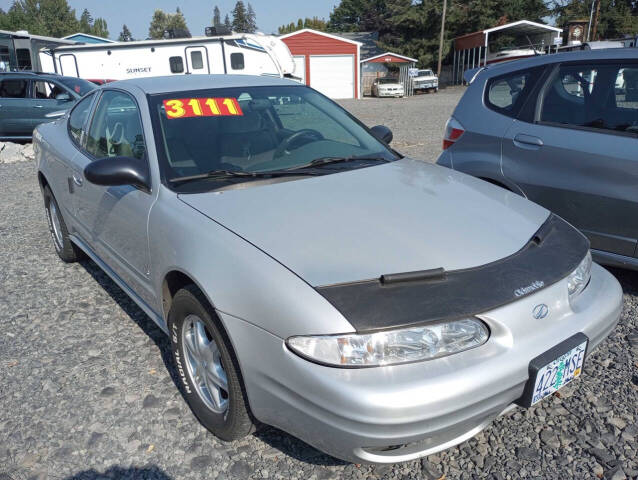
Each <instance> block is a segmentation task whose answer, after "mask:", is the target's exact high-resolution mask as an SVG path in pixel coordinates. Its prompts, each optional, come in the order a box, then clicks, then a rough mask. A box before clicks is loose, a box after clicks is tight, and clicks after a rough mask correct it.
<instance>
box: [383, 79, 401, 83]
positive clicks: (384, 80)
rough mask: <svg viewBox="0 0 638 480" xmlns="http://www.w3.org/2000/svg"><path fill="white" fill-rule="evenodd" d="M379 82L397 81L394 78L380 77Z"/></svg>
mask: <svg viewBox="0 0 638 480" xmlns="http://www.w3.org/2000/svg"><path fill="white" fill-rule="evenodd" d="M379 83H398V81H397V79H396V78H380V79H379Z"/></svg>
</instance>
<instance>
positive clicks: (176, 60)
mask: <svg viewBox="0 0 638 480" xmlns="http://www.w3.org/2000/svg"><path fill="white" fill-rule="evenodd" d="M168 61H169V63H170V64H171V73H183V72H184V60H183V59H182V57H171V58H169V59H168Z"/></svg>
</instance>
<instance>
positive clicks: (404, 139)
mask: <svg viewBox="0 0 638 480" xmlns="http://www.w3.org/2000/svg"><path fill="white" fill-rule="evenodd" d="M464 91H465V87H451V88H446V89H444V90H439V92H438V93H436V94H427V95H426V94H423V95H417V96H414V97H411V98H368V97H366V98H364V99H363V100H340V101H339V103H340V104H341V105H342V106H343V107H344V108H346V109H347V110H349V111H350V112H351V113H352V114H353V115H354V116H355V117H357V118H358V119H359V120H361V121H362V122H363V123H365V124H366V125H367V126H369V127H374V126H375V125H385V126H386V127H389V128H390V130H392V133H393V134H394V140H393V141H392V146H393V147H394V148H396V149H397V150H398V151H400V152H401V153H403V154H404V155H407V156H409V157H412V158H418V159H422V160H427V161H428V162H435V161H436V159H437V158H439V155H440V153H441V145H442V143H443V128H444V127H445V122H447V119H448V118H450V115H452V111H453V110H454V107H456V104H457V103H458V101H459V99H460V98H461V95H462V94H463V92H464Z"/></svg>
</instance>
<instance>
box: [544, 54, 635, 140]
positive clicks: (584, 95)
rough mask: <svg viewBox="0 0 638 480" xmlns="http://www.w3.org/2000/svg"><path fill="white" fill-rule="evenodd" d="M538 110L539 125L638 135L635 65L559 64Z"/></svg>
mask: <svg viewBox="0 0 638 480" xmlns="http://www.w3.org/2000/svg"><path fill="white" fill-rule="evenodd" d="M540 108H541V110H540V112H539V115H538V118H539V120H540V121H541V122H547V123H553V124H561V125H566V126H574V127H586V128H596V129H602V130H613V131H618V132H633V133H638V66H636V65H622V64H616V65H610V64H605V65H562V66H561V67H560V68H559V69H558V71H557V72H556V74H554V75H553V76H552V77H551V78H550V80H549V83H548V84H547V86H546V87H545V92H544V97H543V101H542V105H541V106H540Z"/></svg>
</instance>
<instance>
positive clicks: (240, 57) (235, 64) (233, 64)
mask: <svg viewBox="0 0 638 480" xmlns="http://www.w3.org/2000/svg"><path fill="white" fill-rule="evenodd" d="M230 68H232V69H233V70H243V69H244V54H243V53H231V54H230Z"/></svg>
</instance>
